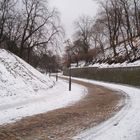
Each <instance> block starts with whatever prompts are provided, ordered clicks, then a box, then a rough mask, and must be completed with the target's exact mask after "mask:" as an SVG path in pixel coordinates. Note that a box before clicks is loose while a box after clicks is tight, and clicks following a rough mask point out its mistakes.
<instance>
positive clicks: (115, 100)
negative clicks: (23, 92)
mask: <svg viewBox="0 0 140 140" xmlns="http://www.w3.org/2000/svg"><path fill="white" fill-rule="evenodd" d="M73 82H75V83H78V84H80V85H83V86H85V87H87V89H88V94H87V96H86V97H85V98H84V99H82V100H81V101H79V102H78V103H76V104H74V105H72V106H68V107H66V108H62V109H57V110H54V111H50V112H48V113H46V114H40V115H36V116H33V117H26V118H24V119H22V120H21V121H18V122H16V123H13V124H9V125H6V126H3V127H0V140H4V139H5V140H25V139H26V140H52V139H53V140H71V139H72V137H73V136H75V135H77V134H78V133H80V132H82V131H84V130H86V129H90V128H92V127H94V126H97V125H98V124H100V123H101V122H104V121H105V120H108V119H109V118H110V117H112V116H114V115H115V114H116V113H117V112H118V111H119V110H121V109H122V107H123V106H124V105H125V103H126V102H125V99H126V96H125V94H122V93H121V91H114V90H111V89H108V88H105V87H103V86H97V85H93V84H91V83H88V82H81V81H77V80H73Z"/></svg>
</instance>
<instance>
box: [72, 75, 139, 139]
mask: <svg viewBox="0 0 140 140" xmlns="http://www.w3.org/2000/svg"><path fill="white" fill-rule="evenodd" d="M74 79H76V80H82V81H85V82H89V83H93V84H97V85H102V86H105V87H108V88H112V89H117V90H121V91H123V92H125V93H126V94H127V95H128V97H129V98H128V100H126V106H125V107H124V108H123V109H122V110H121V111H120V112H119V113H118V114H117V115H115V116H114V117H112V118H111V119H109V120H108V121H106V122H104V123H102V124H100V125H98V126H97V127H94V128H91V129H89V130H86V131H84V132H82V133H81V134H79V135H77V136H76V137H74V138H73V139H74V140H140V89H139V88H134V87H129V86H125V85H119V84H110V83H104V82H97V81H93V80H85V79H78V78H74Z"/></svg>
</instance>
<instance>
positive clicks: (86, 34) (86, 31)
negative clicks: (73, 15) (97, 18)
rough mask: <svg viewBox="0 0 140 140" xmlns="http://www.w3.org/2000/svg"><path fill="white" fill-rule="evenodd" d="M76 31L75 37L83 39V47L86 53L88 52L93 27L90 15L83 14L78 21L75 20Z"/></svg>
mask: <svg viewBox="0 0 140 140" xmlns="http://www.w3.org/2000/svg"><path fill="white" fill-rule="evenodd" d="M75 27H76V30H77V31H76V33H75V37H76V38H77V39H79V40H81V42H82V44H81V47H82V48H83V50H84V52H85V53H88V50H89V48H90V43H91V42H90V41H91V27H92V20H91V18H90V17H88V16H82V17H80V18H79V19H78V20H77V21H75Z"/></svg>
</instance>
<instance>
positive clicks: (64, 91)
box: [0, 80, 87, 125]
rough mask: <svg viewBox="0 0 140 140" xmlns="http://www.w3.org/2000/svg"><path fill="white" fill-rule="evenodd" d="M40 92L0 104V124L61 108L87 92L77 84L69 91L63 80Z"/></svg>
mask: <svg viewBox="0 0 140 140" xmlns="http://www.w3.org/2000/svg"><path fill="white" fill-rule="evenodd" d="M40 92H41V91H40ZM42 92H43V93H42V94H38V95H33V96H31V97H30V98H29V97H28V98H27V97H26V98H25V99H22V98H21V99H19V101H18V102H17V101H16V100H15V101H16V102H14V100H13V101H11V102H9V103H8V102H5V104H4V105H0V114H1V115H0V125H2V124H6V123H11V122H15V121H17V120H19V119H21V118H23V117H26V116H32V115H36V114H40V113H45V112H48V111H51V110H55V109H58V108H63V107H65V106H68V105H71V104H73V103H75V102H76V101H79V100H80V99H81V98H83V97H85V95H86V94H87V90H86V88H84V87H83V86H80V85H77V84H74V86H73V91H72V92H69V91H68V84H67V82H66V81H63V80H59V82H58V83H56V86H54V87H53V88H51V89H47V91H46V92H45V91H44V90H43V91H42ZM75 93H76V94H75ZM66 95H67V96H66Z"/></svg>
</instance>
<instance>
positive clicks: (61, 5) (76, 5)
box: [49, 0, 98, 38]
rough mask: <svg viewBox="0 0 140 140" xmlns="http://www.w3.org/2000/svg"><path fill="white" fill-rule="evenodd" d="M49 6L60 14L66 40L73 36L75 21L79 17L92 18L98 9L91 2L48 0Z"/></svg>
mask: <svg viewBox="0 0 140 140" xmlns="http://www.w3.org/2000/svg"><path fill="white" fill-rule="evenodd" d="M49 4H50V6H51V7H56V8H57V9H58V11H59V12H60V14H61V20H62V24H63V25H64V29H65V30H66V35H67V36H66V37H67V38H68V37H70V36H71V35H72V34H73V31H74V27H73V22H74V21H75V19H77V18H78V17H79V16H81V15H89V16H92V17H94V16H95V15H96V13H97V9H98V5H97V3H96V2H94V1H93V0H49Z"/></svg>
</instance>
